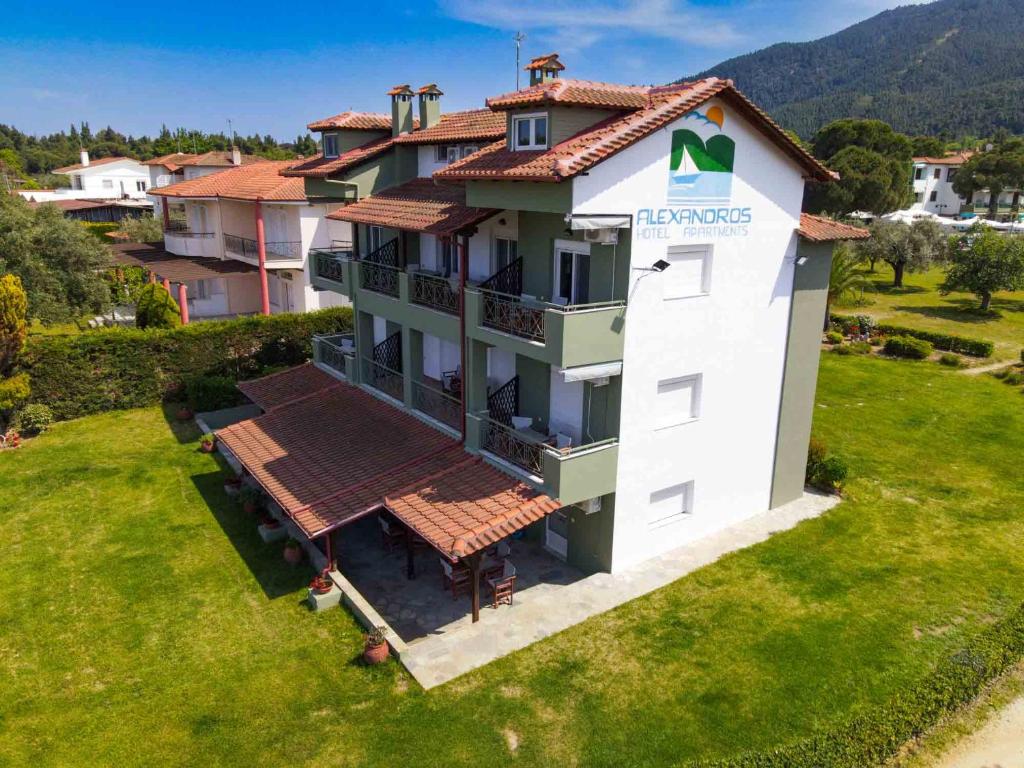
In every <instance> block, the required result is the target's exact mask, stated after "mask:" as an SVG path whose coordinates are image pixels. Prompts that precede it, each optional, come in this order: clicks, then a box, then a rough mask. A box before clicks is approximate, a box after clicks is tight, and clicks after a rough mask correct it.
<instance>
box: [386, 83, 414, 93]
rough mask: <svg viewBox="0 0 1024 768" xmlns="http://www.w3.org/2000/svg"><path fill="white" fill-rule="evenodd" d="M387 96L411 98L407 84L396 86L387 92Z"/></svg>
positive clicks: (410, 91)
mask: <svg viewBox="0 0 1024 768" xmlns="http://www.w3.org/2000/svg"><path fill="white" fill-rule="evenodd" d="M387 95H388V96H412V95H413V92H412V88H410V87H409V84H408V83H405V84H404V85H396V86H393V87H392V88H391V90H389V91H388V92H387Z"/></svg>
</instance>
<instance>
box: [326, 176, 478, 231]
mask: <svg viewBox="0 0 1024 768" xmlns="http://www.w3.org/2000/svg"><path fill="white" fill-rule="evenodd" d="M496 213H498V211H497V209H494V208H472V207H469V206H467V205H466V189H465V187H464V186H462V185H444V186H439V185H437V184H435V183H434V180H433V179H424V178H420V179H413V180H412V181H407V182H406V183H405V184H400V185H399V186H397V187H391V188H389V189H386V190H384V191H383V192H378V193H377V194H375V195H371V196H370V197H366V198H364V199H362V200H360V201H359V202H357V203H353V204H352V205H346V206H345V207H343V208H339V209H338V210H336V211H332V212H331V213H329V214H327V218H329V219H335V220H337V221H352V222H358V223H360V224H377V225H380V226H382V227H394V228H395V229H405V230H409V231H412V232H429V233H431V234H434V235H450V234H453V233H456V232H460V231H462V230H463V229H466V228H469V227H473V226H474V225H476V224H479V223H480V222H482V221H484V220H485V219H489V218H490V217H491V216H493V215H494V214H496Z"/></svg>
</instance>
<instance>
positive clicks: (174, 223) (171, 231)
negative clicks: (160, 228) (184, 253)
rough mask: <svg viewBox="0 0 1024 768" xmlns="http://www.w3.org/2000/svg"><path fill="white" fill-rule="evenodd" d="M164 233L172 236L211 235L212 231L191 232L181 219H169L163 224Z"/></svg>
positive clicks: (185, 222)
mask: <svg viewBox="0 0 1024 768" xmlns="http://www.w3.org/2000/svg"><path fill="white" fill-rule="evenodd" d="M164 234H165V235H171V236H172V237H213V232H193V231H192V230H190V229H189V228H188V222H187V221H184V220H183V219H171V220H170V221H169V222H167V223H166V224H165V225H164Z"/></svg>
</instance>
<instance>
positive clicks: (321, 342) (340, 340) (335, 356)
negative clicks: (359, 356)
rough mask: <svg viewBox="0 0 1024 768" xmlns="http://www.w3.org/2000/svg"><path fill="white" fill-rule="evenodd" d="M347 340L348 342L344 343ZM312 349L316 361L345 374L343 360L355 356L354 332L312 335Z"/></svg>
mask: <svg viewBox="0 0 1024 768" xmlns="http://www.w3.org/2000/svg"><path fill="white" fill-rule="evenodd" d="M346 342H348V343H346ZM313 350H314V353H315V359H316V361H317V362H318V363H323V364H324V365H326V366H328V367H330V368H333V369H334V370H335V371H337V372H338V373H340V374H342V375H346V371H345V361H346V360H347V359H348V358H352V357H355V354H356V348H355V334H354V333H338V334H333V335H331V336H314V337H313Z"/></svg>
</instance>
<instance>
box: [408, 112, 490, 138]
mask: <svg viewBox="0 0 1024 768" xmlns="http://www.w3.org/2000/svg"><path fill="white" fill-rule="evenodd" d="M505 125H506V118H505V115H504V114H502V113H501V112H492V111H491V110H489V109H471V110H468V111H466V112H448V113H446V114H443V115H441V119H440V120H439V121H438V123H437V125H434V126H432V127H430V128H424V129H422V130H419V129H416V130H414V131H413V132H412V133H403V134H402V135H401V136H396V137H395V143H396V144H444V143H446V142H450V141H451V142H455V141H486V142H490V141H494V140H495V139H500V138H502V137H503V136H504V135H505Z"/></svg>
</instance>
